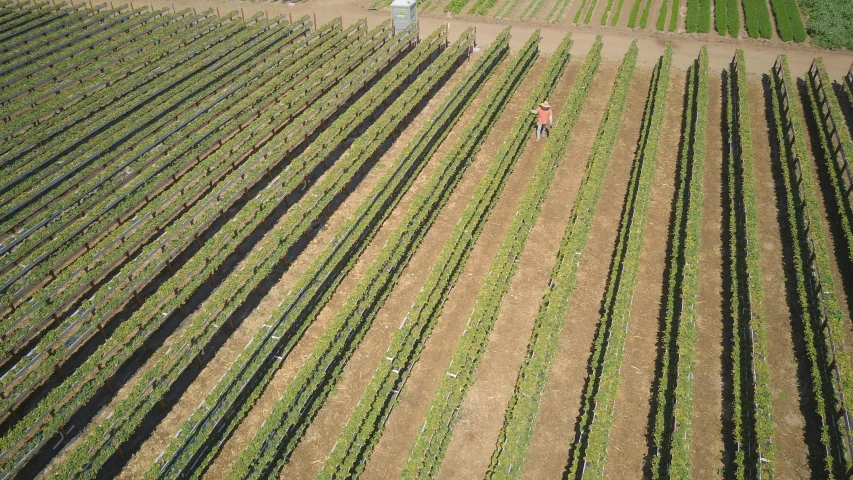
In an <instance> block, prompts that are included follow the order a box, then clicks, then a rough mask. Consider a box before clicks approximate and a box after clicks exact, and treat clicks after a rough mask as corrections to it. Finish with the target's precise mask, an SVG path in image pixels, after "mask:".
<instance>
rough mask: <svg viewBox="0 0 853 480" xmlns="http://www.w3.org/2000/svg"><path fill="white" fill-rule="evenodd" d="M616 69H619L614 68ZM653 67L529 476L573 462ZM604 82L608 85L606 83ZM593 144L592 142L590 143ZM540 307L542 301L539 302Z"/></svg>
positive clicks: (623, 130)
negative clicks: (592, 352)
mask: <svg viewBox="0 0 853 480" xmlns="http://www.w3.org/2000/svg"><path fill="white" fill-rule="evenodd" d="M614 73H615V72H614ZM613 79H615V75H612V76H611V77H608V82H607V83H606V84H605V83H604V82H602V87H601V88H600V89H597V95H596V96H595V97H594V103H595V104H596V105H598V106H599V107H598V108H600V109H601V113H600V114H599V117H598V118H596V121H595V122H591V123H590V124H589V125H587V126H586V127H585V131H586V129H588V131H589V132H590V135H591V136H595V133H593V132H597V130H598V126H599V123H600V117H601V115H603V113H604V112H603V109H604V106H605V105H606V104H607V101H608V100H609V96H610V93H611V90H612V88H611V85H612V83H613ZM650 79H651V71H650V70H647V69H638V70H637V71H635V73H634V80H633V81H632V83H631V92H630V94H629V98H635V99H642V100H639V101H637V102H630V104H629V106H628V108H627V109H626V111H625V114H624V116H623V117H622V124H621V126H620V130H619V135H618V137H617V141H616V145H615V146H614V151H613V155H612V157H611V159H610V165H609V166H608V169H607V173H606V175H605V178H604V185H603V187H602V191H601V198H600V199H599V202H598V206H597V207H596V211H595V218H594V219H593V222H592V227H591V229H590V232H589V239H588V241H587V248H586V250H585V251H584V252H583V260H582V261H581V264H580V268H579V270H578V274H577V284H576V286H575V289H574V293H573V294H572V296H571V298H570V299H569V312H571V314H570V315H569V317H568V318H567V319H566V324H565V325H564V326H563V331H562V335H561V338H560V346H559V350H558V351H557V354H556V356H555V357H554V365H553V367H552V368H551V374H550V376H549V377H548V383H547V385H546V388H545V393H544V395H543V396H542V406H541V408H540V411H539V416H538V418H537V421H536V428H535V430H534V432H533V438H532V440H531V444H530V453H529V454H528V455H529V456H528V458H527V460H526V461H525V463H524V471H523V474H524V477H525V478H529V479H538V478H560V477H561V476H562V474H563V470H564V469H565V467H566V462H567V461H568V454H569V447H570V445H571V442H572V441H573V440H574V437H575V423H576V422H577V415H578V411H579V409H580V401H581V394H582V392H583V386H584V382H585V380H586V377H587V365H588V363H589V352H590V347H591V345H592V339H593V336H594V335H595V329H596V326H597V324H598V319H599V314H600V311H599V310H600V308H601V299H602V297H603V295H604V289H605V283H606V281H607V274H608V271H609V268H610V258H611V255H612V254H613V247H614V245H615V242H616V233H617V230H618V229H619V216H620V214H621V212H622V206H623V204H624V200H625V189H626V188H627V185H628V178H629V176H630V171H631V163H632V162H633V159H634V151H635V149H636V147H637V138H639V132H640V124H641V122H642V119H643V102H644V101H645V98H646V96H647V95H648V91H649V81H650ZM604 85H607V86H606V87H605V86H604ZM590 148H591V145H590ZM537 306H538V305H537Z"/></svg>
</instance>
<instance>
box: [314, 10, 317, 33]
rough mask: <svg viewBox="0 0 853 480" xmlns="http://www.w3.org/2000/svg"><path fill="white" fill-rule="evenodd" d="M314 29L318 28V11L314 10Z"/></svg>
mask: <svg viewBox="0 0 853 480" xmlns="http://www.w3.org/2000/svg"><path fill="white" fill-rule="evenodd" d="M314 30H317V12H314Z"/></svg>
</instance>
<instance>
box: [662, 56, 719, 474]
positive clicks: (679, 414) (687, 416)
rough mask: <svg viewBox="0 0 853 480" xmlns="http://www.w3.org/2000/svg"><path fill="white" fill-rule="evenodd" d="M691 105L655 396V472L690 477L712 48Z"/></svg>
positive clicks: (695, 68)
mask: <svg viewBox="0 0 853 480" xmlns="http://www.w3.org/2000/svg"><path fill="white" fill-rule="evenodd" d="M686 98H687V108H686V109H685V112H684V124H683V128H682V131H681V138H682V145H683V146H682V149H681V154H680V158H679V163H678V167H677V168H678V170H677V176H676V193H675V202H674V204H675V213H674V215H673V220H672V224H671V225H670V231H671V232H672V233H671V235H672V236H671V239H672V240H671V244H670V247H669V252H670V253H669V258H667V269H666V270H668V271H669V276H668V277H667V278H666V279H665V283H664V285H665V290H664V296H665V298H666V304H665V307H664V308H665V310H664V317H663V323H664V328H663V330H662V331H661V332H660V337H659V339H658V345H659V346H660V350H659V351H660V352H661V358H660V360H659V361H660V367H659V370H658V371H657V375H658V377H657V379H656V382H655V395H654V397H653V412H654V425H653V429H652V447H651V448H652V450H650V455H651V457H652V463H651V474H652V477H653V478H665V477H673V478H689V476H690V445H691V441H692V437H691V434H692V424H693V373H694V370H695V368H696V360H695V352H694V348H695V344H696V335H697V330H696V316H697V315H696V305H697V296H698V291H699V247H700V243H701V237H702V228H701V227H702V200H703V196H702V184H703V178H704V162H705V144H706V140H705V137H706V128H707V126H708V49H707V47H702V49H701V50H700V52H699V59H698V60H697V61H696V62H694V63H693V64H692V65H691V66H690V68H689V69H688V73H687V97H686Z"/></svg>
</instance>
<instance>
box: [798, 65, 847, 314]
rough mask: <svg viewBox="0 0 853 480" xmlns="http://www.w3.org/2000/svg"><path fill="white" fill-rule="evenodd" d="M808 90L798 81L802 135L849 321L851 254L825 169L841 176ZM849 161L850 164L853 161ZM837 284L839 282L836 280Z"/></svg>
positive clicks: (805, 85)
mask: <svg viewBox="0 0 853 480" xmlns="http://www.w3.org/2000/svg"><path fill="white" fill-rule="evenodd" d="M807 88H809V87H808V85H807V83H806V82H805V80H803V79H800V78H798V79H797V88H796V90H797V92H798V93H799V96H800V105H802V107H803V117H804V118H803V120H805V128H806V132H805V134H806V137H807V138H808V139H809V140H810V145H809V147H810V149H809V153H810V154H811V156H812V158H813V159H814V163H815V166H816V168H815V170H816V171H817V185H816V187H817V188H819V189H820V192H821V197H822V198H823V207H824V209H825V210H826V220H827V224H828V227H829V234H830V236H831V238H832V239H834V241H833V246H834V249H833V250H834V252H833V253H834V255H835V261H836V265H837V266H838V273H839V276H840V277H841V278H840V282H839V283H840V286H841V289H842V292H843V294H844V296H845V297H846V305H845V302H843V301H839V304H840V305H842V308H844V307H845V306H846V313H847V319H848V320H850V319H851V318H853V261H851V259H850V257H851V256H853V252H850V251H848V249H847V246H846V245H845V242H844V238H845V237H844V228H843V226H842V224H841V217H840V216H841V213H842V212H840V211H839V209H838V204H837V203H836V202H835V193H834V190H833V186H832V180H831V178H830V173H829V171H828V170H827V169H828V168H833V169H834V170H835V172H836V175H841V172H840V171H839V169H838V167H837V163H836V161H835V159H830V158H827V157H826V155H825V154H824V151H823V147H822V145H821V142H820V132H819V130H818V129H819V128H820V127H819V126H818V125H817V123H816V120H815V112H814V111H813V110H812V107H811V101H810V100H809V94H808V91H807V90H806V89H807ZM824 132H825V133H828V132H826V129H824ZM850 160H853V158H851V159H850ZM849 218H853V215H851V216H850V217H849ZM836 280H839V279H838V278H836Z"/></svg>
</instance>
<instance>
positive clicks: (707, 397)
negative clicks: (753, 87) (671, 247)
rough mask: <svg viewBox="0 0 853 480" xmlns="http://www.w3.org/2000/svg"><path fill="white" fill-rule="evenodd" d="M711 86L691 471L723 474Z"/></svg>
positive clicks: (719, 211) (715, 114) (715, 80)
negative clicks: (721, 460) (721, 469)
mask: <svg viewBox="0 0 853 480" xmlns="http://www.w3.org/2000/svg"><path fill="white" fill-rule="evenodd" d="M708 80H709V86H708V87H709V88H708V128H707V130H706V134H707V145H706V157H705V173H704V178H703V188H702V196H703V199H702V239H701V243H700V248H699V271H700V272H701V274H700V275H699V295H698V297H697V300H696V331H697V333H696V349H695V352H696V372H695V378H694V382H693V388H694V397H693V408H694V410H693V440H692V443H691V458H690V462H691V468H692V470H691V476H692V477H693V478H697V479H702V480H704V479H712V478H719V477H720V468H721V467H722V463H721V462H720V455H721V452H722V451H723V441H722V429H723V424H722V415H723V405H722V390H723V382H722V375H723V365H722V355H723V314H722V307H723V304H722V298H723V297H722V295H723V280H722V278H723V277H722V275H723V271H722V270H723V258H722V239H721V236H720V232H721V231H722V218H723V203H722V202H723V197H722V188H721V181H722V180H721V179H722V175H723V172H722V163H723V135H722V130H721V123H720V122H721V119H722V83H721V79H720V76H719V75H717V74H711V75H710V78H709V79H708Z"/></svg>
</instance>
